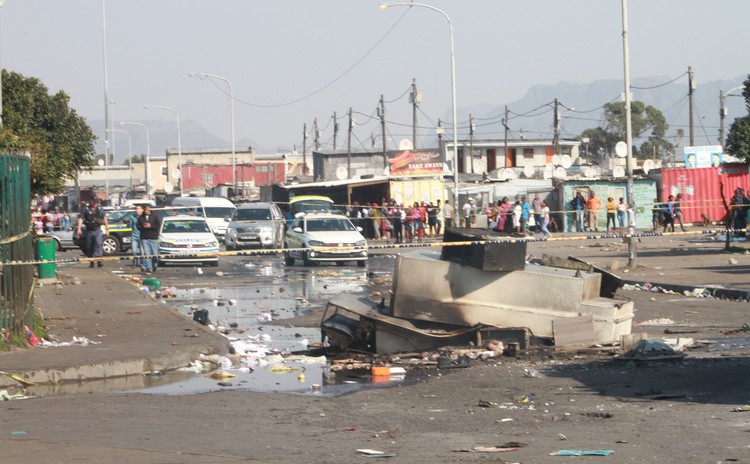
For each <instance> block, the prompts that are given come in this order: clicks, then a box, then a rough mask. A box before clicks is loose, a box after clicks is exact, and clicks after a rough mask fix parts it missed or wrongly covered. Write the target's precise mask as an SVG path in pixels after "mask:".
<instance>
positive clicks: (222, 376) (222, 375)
mask: <svg viewBox="0 0 750 464" xmlns="http://www.w3.org/2000/svg"><path fill="white" fill-rule="evenodd" d="M208 377H209V378H212V379H214V380H227V379H233V378H235V377H237V376H236V375H235V374H232V373H231V372H227V371H216V372H210V373H209V374H208Z"/></svg>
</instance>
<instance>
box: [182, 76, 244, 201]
mask: <svg viewBox="0 0 750 464" xmlns="http://www.w3.org/2000/svg"><path fill="white" fill-rule="evenodd" d="M188 76H190V77H197V78H198V79H206V78H208V79H219V80H222V81H224V82H226V83H227V85H228V86H229V111H230V119H231V125H232V188H233V189H234V192H235V195H236V194H237V173H236V172H235V164H236V163H237V161H236V159H235V158H236V157H235V148H234V90H233V89H232V83H231V82H229V79H227V78H225V77H221V76H217V75H216V74H206V73H188ZM243 187H244V185H243Z"/></svg>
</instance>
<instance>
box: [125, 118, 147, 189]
mask: <svg viewBox="0 0 750 464" xmlns="http://www.w3.org/2000/svg"><path fill="white" fill-rule="evenodd" d="M120 125H121V126H126V125H132V126H141V127H142V128H144V129H145V130H146V161H145V163H144V167H143V171H144V177H145V180H146V195H148V196H150V195H151V176H150V175H149V172H150V171H151V140H150V138H149V134H148V126H146V125H145V124H141V123H140V122H131V121H123V122H121V123H120Z"/></svg>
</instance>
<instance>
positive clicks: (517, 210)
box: [513, 200, 523, 234]
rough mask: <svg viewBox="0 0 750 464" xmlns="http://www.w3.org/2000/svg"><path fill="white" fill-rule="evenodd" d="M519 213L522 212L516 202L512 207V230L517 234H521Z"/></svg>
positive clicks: (518, 202) (519, 203)
mask: <svg viewBox="0 0 750 464" xmlns="http://www.w3.org/2000/svg"><path fill="white" fill-rule="evenodd" d="M521 211H523V208H522V207H521V202H520V201H518V200H516V203H515V204H514V205H513V230H514V231H515V232H516V233H517V234H520V233H521Z"/></svg>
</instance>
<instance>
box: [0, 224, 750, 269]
mask: <svg viewBox="0 0 750 464" xmlns="http://www.w3.org/2000/svg"><path fill="white" fill-rule="evenodd" d="M469 230H470V231H481V232H484V229H469ZM749 230H750V229H704V230H699V231H687V232H637V233H633V234H607V233H601V234H586V235H575V236H569V237H549V238H538V237H508V238H502V239H490V240H467V241H461V242H442V241H439V242H416V243H387V244H381V245H369V244H368V245H367V246H365V247H361V246H349V247H309V248H272V249H260V250H238V251H220V252H218V253H217V254H210V255H207V254H205V253H201V254H191V255H188V254H171V255H166V254H160V255H139V256H138V258H141V259H145V258H154V257H158V258H161V259H178V260H179V259H186V260H187V259H193V260H201V259H211V258H214V257H216V256H250V257H252V256H271V255H278V254H282V253H284V252H289V251H292V252H303V251H310V250H313V251H319V252H320V251H323V252H324V251H328V250H338V251H341V250H362V249H365V250H367V251H368V252H369V251H371V250H391V249H405V248H431V247H454V246H455V247H457V246H475V245H494V244H503V243H521V242H527V243H534V242H570V241H585V240H612V239H624V238H643V237H680V236H691V235H713V234H727V233H730V234H735V233H744V232H748V231H749ZM134 258H135V257H134V256H133V255H121V256H104V257H101V258H88V257H86V258H66V259H57V260H26V261H0V268H2V267H4V266H29V265H40V264H53V263H54V264H79V263H90V262H97V261H102V262H107V261H132V260H133V259H134ZM342 259H346V258H345V257H342ZM334 261H335V260H334Z"/></svg>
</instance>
